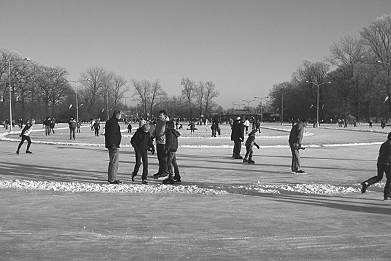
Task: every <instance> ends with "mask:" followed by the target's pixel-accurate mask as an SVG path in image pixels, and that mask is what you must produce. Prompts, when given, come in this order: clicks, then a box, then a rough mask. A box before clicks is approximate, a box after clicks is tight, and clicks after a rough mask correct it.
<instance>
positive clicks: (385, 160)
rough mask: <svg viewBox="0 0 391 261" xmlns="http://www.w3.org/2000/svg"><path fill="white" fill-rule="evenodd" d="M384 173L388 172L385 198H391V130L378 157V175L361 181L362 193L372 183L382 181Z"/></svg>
mask: <svg viewBox="0 0 391 261" xmlns="http://www.w3.org/2000/svg"><path fill="white" fill-rule="evenodd" d="M384 173H386V179H387V180H386V185H385V186H384V200H387V199H389V198H391V186H390V185H391V132H390V133H388V136H387V141H385V142H384V143H383V144H382V145H381V146H380V150H379V156H378V158H377V176H374V177H372V178H370V179H368V180H366V181H364V182H362V183H361V186H362V187H361V193H365V191H366V190H367V188H368V187H369V186H370V185H372V184H375V183H377V182H379V181H381V180H382V179H383V174H384Z"/></svg>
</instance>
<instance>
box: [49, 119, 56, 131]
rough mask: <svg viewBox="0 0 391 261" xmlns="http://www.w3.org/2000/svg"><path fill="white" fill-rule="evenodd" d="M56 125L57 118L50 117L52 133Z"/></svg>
mask: <svg viewBox="0 0 391 261" xmlns="http://www.w3.org/2000/svg"><path fill="white" fill-rule="evenodd" d="M55 126H56V120H55V119H54V118H51V119H50V131H49V132H50V133H53V134H54V127H55Z"/></svg>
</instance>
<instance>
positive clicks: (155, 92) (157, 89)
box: [149, 80, 166, 115]
mask: <svg viewBox="0 0 391 261" xmlns="http://www.w3.org/2000/svg"><path fill="white" fill-rule="evenodd" d="M150 86H151V91H150V98H149V103H150V109H149V114H150V115H152V113H153V108H154V106H155V104H156V103H157V101H159V100H160V99H161V98H162V97H165V96H166V93H165V92H164V91H163V88H162V86H161V84H160V82H159V81H158V80H156V81H154V82H152V83H151V84H150Z"/></svg>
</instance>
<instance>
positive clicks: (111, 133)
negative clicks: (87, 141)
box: [105, 110, 122, 184]
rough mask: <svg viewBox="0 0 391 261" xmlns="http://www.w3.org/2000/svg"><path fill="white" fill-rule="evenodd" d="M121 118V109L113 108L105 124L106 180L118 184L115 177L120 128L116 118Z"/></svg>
mask: <svg viewBox="0 0 391 261" xmlns="http://www.w3.org/2000/svg"><path fill="white" fill-rule="evenodd" d="M119 119H121V111H119V110H115V111H114V113H113V115H112V116H111V118H110V119H109V120H108V121H107V122H106V125H105V147H106V148H107V149H108V150H109V167H108V170H107V172H108V182H109V183H110V184H120V183H121V181H119V180H118V179H117V172H118V162H119V147H120V144H121V138H122V137H121V129H120V127H119V124H118V120H119Z"/></svg>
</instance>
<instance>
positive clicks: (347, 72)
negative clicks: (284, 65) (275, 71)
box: [269, 15, 391, 120]
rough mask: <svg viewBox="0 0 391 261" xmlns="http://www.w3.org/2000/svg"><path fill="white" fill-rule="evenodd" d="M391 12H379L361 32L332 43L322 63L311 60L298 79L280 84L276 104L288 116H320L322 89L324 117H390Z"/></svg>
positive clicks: (273, 104)
mask: <svg viewBox="0 0 391 261" xmlns="http://www.w3.org/2000/svg"><path fill="white" fill-rule="evenodd" d="M390 70H391V15H385V16H382V17H379V18H378V19H376V21H374V22H373V23H371V24H370V25H368V26H366V27H364V28H363V29H362V30H361V31H360V33H359V35H357V36H345V37H343V38H342V39H341V40H339V41H337V42H335V43H333V44H332V46H331V47H330V55H329V57H327V58H326V59H325V61H322V62H310V61H305V62H304V63H303V64H302V66H301V67H300V68H298V69H297V71H296V72H295V73H293V76H292V79H291V80H290V81H287V82H281V83H279V84H276V85H275V86H274V87H273V88H272V90H271V92H270V95H269V96H270V97H271V108H272V110H273V111H274V112H276V113H280V114H281V112H282V111H281V110H283V115H284V119H285V120H289V119H291V118H293V117H297V116H299V115H301V116H304V117H306V118H307V119H314V117H315V111H316V106H317V105H316V99H317V88H318V86H319V91H320V96H319V97H320V104H319V111H320V118H321V119H322V120H328V119H330V118H334V119H335V118H347V117H349V118H355V119H356V120H369V119H371V118H377V119H381V118H389V117H390V114H391V99H389V97H391V79H390Z"/></svg>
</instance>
